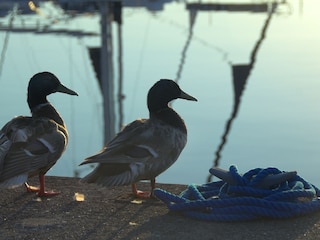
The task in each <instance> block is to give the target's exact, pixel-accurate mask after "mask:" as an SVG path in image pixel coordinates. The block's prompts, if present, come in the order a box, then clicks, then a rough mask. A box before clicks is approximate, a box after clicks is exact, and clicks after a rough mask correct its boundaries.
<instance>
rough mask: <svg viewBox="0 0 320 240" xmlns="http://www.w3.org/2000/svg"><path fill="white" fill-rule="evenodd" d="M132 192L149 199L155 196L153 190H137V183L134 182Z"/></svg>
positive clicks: (136, 195)
mask: <svg viewBox="0 0 320 240" xmlns="http://www.w3.org/2000/svg"><path fill="white" fill-rule="evenodd" d="M132 193H133V195H134V196H135V197H137V198H142V199H147V198H154V195H153V190H152V191H151V192H144V191H140V190H137V186H136V184H132Z"/></svg>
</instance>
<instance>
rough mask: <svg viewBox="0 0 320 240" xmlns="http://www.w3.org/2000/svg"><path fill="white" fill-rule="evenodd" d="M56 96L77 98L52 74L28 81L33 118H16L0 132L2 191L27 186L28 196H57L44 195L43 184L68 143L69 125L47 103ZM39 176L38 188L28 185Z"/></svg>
mask: <svg viewBox="0 0 320 240" xmlns="http://www.w3.org/2000/svg"><path fill="white" fill-rule="evenodd" d="M55 92H61V93H66V94H70V95H78V94H77V93H76V92H74V91H72V90H71V89H69V88H67V87H65V86H64V85H62V84H61V83H60V81H59V79H58V78H57V77H56V76H55V75H53V74H52V73H49V72H41V73H37V74H35V75H34V76H33V77H32V78H31V79H30V81H29V86H28V98H27V102H28V105H29V108H30V110H31V114H32V116H31V117H27V116H19V117H15V118H13V119H12V120H11V121H9V122H8V123H7V124H6V125H5V126H4V127H3V128H2V129H1V130H0V187H6V188H14V187H17V186H20V185H22V184H25V186H26V188H27V191H28V192H36V193H37V194H38V196H52V195H56V194H58V193H56V192H53V191H51V192H47V191H45V183H44V175H45V174H46V172H47V171H48V170H49V169H50V168H51V167H52V166H53V165H54V164H55V163H56V162H57V160H58V159H59V158H60V156H61V155H62V153H63V152H64V150H65V148H66V146H67V143H68V131H67V128H66V125H65V123H64V121H63V119H62V117H61V116H60V114H59V113H58V112H57V110H56V109H55V108H54V107H53V106H52V105H51V104H50V103H49V102H48V100H47V96H48V95H49V94H51V93H55ZM36 175H38V176H39V181H40V187H39V188H38V187H33V186H30V185H29V184H27V180H28V178H29V177H33V176H36Z"/></svg>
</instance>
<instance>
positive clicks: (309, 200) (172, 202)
mask: <svg viewBox="0 0 320 240" xmlns="http://www.w3.org/2000/svg"><path fill="white" fill-rule="evenodd" d="M211 170H212V169H210V172H212V171H211ZM281 173H283V172H282V171H280V170H278V169H276V168H266V169H261V168H256V169H253V170H250V171H249V172H247V173H245V174H244V175H240V174H239V173H238V170H237V168H236V167H235V166H231V167H230V168H229V174H230V175H231V176H232V181H233V183H232V184H230V183H228V182H225V181H223V180H221V181H217V182H211V183H207V184H203V185H195V184H191V185H189V186H188V188H187V189H186V190H184V191H183V192H182V193H180V194H179V195H175V194H172V193H169V192H167V191H165V190H162V189H155V190H154V195H155V196H156V197H157V198H159V199H160V200H161V201H163V202H164V203H165V204H166V205H167V207H168V208H169V210H171V211H176V212H181V213H182V214H183V215H185V216H188V217H192V218H195V219H201V220H207V221H224V222H232V221H245V220H254V219H259V218H276V219H282V218H290V217H295V216H301V215H305V214H308V213H311V212H314V211H317V210H320V200H319V195H320V191H319V189H318V188H317V187H315V186H314V185H312V184H311V183H308V182H307V181H305V180H304V179H303V178H301V177H299V176H298V175H295V176H294V177H292V178H291V179H289V180H286V181H283V182H279V183H278V184H276V185H274V186H270V187H268V188H261V187H258V186H260V182H261V181H263V179H265V177H266V176H270V175H275V174H281Z"/></svg>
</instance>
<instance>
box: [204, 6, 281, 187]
mask: <svg viewBox="0 0 320 240" xmlns="http://www.w3.org/2000/svg"><path fill="white" fill-rule="evenodd" d="M277 5H278V4H277V3H273V4H272V6H271V9H270V10H268V8H267V9H266V11H267V12H268V17H267V19H266V21H265V23H264V25H263V28H262V31H261V34H260V38H259V39H258V41H257V42H256V45H255V46H254V48H253V49H252V52H251V57H250V63H249V64H236V65H232V76H233V78H232V79H233V92H234V104H233V110H232V113H231V116H230V118H229V119H228V121H227V123H226V125H225V130H224V133H223V135H222V137H221V143H220V144H219V146H218V147H217V150H216V152H215V159H214V161H213V167H218V166H219V165H220V162H219V161H220V158H221V152H222V150H223V148H224V146H225V144H226V143H227V138H228V135H229V132H230V130H231V126H232V123H233V121H234V119H235V118H236V117H237V113H238V110H239V107H240V102H241V97H242V95H243V91H244V89H245V86H246V84H247V81H248V78H249V76H250V73H251V71H252V69H253V67H254V64H255V62H256V59H257V54H258V50H259V48H260V47H261V44H262V41H263V40H264V39H265V38H266V33H267V29H268V26H269V24H270V21H271V18H272V16H273V14H274V12H275V11H276V8H277ZM212 178H213V175H211V174H209V175H208V178H207V182H211V181H212Z"/></svg>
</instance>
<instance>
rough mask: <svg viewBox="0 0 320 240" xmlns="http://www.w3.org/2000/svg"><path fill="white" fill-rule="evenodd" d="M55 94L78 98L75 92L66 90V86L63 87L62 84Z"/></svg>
mask: <svg viewBox="0 0 320 240" xmlns="http://www.w3.org/2000/svg"><path fill="white" fill-rule="evenodd" d="M57 92H61V93H66V94H70V95H76V96H78V93H76V92H75V91H73V90H71V89H69V88H67V87H66V86H63V85H62V84H60V85H59V87H58V88H57Z"/></svg>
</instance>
